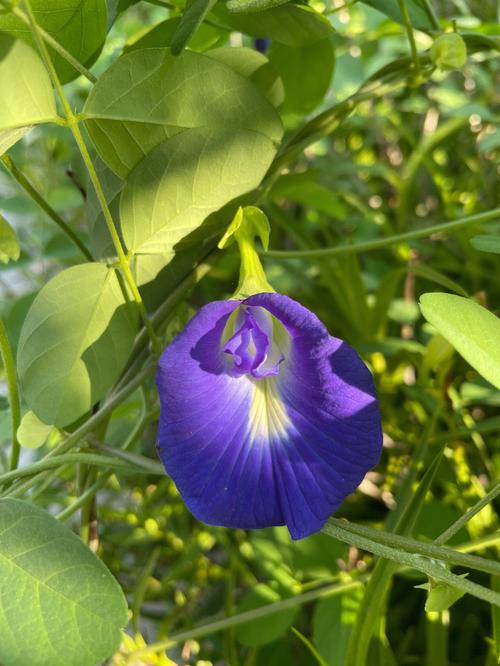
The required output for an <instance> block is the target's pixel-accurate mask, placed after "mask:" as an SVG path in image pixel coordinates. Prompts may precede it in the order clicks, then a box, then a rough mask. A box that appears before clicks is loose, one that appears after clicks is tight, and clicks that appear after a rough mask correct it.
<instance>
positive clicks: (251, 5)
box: [226, 0, 289, 13]
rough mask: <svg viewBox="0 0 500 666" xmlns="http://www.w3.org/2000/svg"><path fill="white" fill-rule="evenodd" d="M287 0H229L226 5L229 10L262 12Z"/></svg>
mask: <svg viewBox="0 0 500 666" xmlns="http://www.w3.org/2000/svg"><path fill="white" fill-rule="evenodd" d="M287 2H289V0H229V2H228V3H227V5H226V7H227V8H228V9H229V11H230V12H235V13H237V12H242V13H245V12H262V11H264V10H265V9H271V8H272V7H279V6H280V5H285V4H286V3H287Z"/></svg>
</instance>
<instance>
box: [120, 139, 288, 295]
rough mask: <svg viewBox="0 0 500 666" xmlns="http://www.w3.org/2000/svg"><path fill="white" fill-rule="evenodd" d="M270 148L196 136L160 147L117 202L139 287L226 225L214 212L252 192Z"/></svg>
mask: <svg viewBox="0 0 500 666" xmlns="http://www.w3.org/2000/svg"><path fill="white" fill-rule="evenodd" d="M274 152H275V149H274V146H273V143H272V142H271V141H270V140H269V139H268V138H267V137H265V136H264V135H262V134H259V133H257V132H250V131H239V132H237V133H235V132H233V131H231V130H223V129H220V130H212V129H205V128H204V129H193V130H187V131H185V132H182V133H181V134H178V135H176V136H175V137H174V138H172V139H170V140H169V141H166V142H165V143H162V144H160V145H159V146H158V147H157V148H155V149H154V150H153V151H152V152H151V153H150V154H149V155H148V156H147V157H146V158H145V159H144V161H143V162H142V163H141V164H140V165H139V167H137V169H135V170H134V171H133V172H132V173H131V175H130V177H129V178H128V180H127V183H126V185H125V188H124V190H123V194H122V197H121V203H120V218H121V228H122V233H123V237H124V240H125V243H126V245H127V247H128V248H129V249H130V250H131V251H132V252H133V253H134V255H135V267H136V276H137V280H138V282H139V283H140V284H142V283H144V282H149V281H150V280H151V279H153V278H154V277H155V276H156V275H157V273H158V272H159V270H160V269H161V268H163V266H165V265H166V264H167V263H168V262H169V261H171V259H172V258H173V257H174V255H175V253H179V252H185V251H186V249H189V248H190V247H193V246H194V245H201V244H202V243H203V241H206V240H207V239H209V238H210V237H212V238H213V237H214V234H217V233H218V232H220V231H222V229H223V228H224V226H227V224H228V222H229V219H228V220H226V221H225V224H224V222H223V221H222V225H221V220H219V219H218V218H215V219H208V220H207V221H206V223H204V220H206V218H207V217H208V216H209V214H210V213H212V212H214V211H216V210H218V209H219V208H221V207H222V206H223V205H224V204H226V203H227V202H229V201H231V200H232V199H234V198H236V197H237V196H239V195H241V194H244V193H245V192H248V191H249V190H251V189H253V188H255V187H256V186H257V185H258V184H259V182H260V180H261V178H262V176H263V175H264V174H265V172H266V170H267V168H268V167H269V164H270V163H271V160H272V157H273V155H274Z"/></svg>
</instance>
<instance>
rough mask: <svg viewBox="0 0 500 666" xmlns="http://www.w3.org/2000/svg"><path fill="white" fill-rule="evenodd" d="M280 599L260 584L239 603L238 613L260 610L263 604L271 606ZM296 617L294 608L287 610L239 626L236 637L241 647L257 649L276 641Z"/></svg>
mask: <svg viewBox="0 0 500 666" xmlns="http://www.w3.org/2000/svg"><path fill="white" fill-rule="evenodd" d="M279 599H280V595H279V593H278V592H276V590H273V589H272V588H271V587H269V586H268V585H265V584H264V583H261V584H259V585H256V586H255V587H253V588H252V589H251V590H249V591H248V592H247V593H246V594H245V596H244V597H243V599H242V600H241V603H240V604H239V607H238V611H239V612H240V613H244V612H246V611H250V610H254V609H255V608H260V607H262V606H264V605H265V604H271V603H273V602H276V601H278V600H279ZM296 615H297V609H296V608H288V609H286V610H283V611H281V612H279V613H275V614H273V615H270V616H268V617H265V618H262V619H260V620H253V621H252V622H246V623H245V624H242V625H240V626H239V627H238V628H237V630H236V636H237V638H238V640H239V641H240V642H241V643H243V645H248V646H249V647H257V646H259V645H265V644H266V643H271V642H272V641H274V640H276V639H277V638H279V636H281V635H282V634H284V633H285V631H287V629H288V628H289V627H290V625H291V624H292V623H293V621H294V619H295V616H296Z"/></svg>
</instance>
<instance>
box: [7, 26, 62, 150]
mask: <svg viewBox="0 0 500 666" xmlns="http://www.w3.org/2000/svg"><path fill="white" fill-rule="evenodd" d="M0 22H1V16H0ZM16 71H21V72H23V76H22V77H21V78H20V81H19V82H18V83H17V85H16V86H15V87H14V86H12V85H11V81H12V72H16ZM0 88H1V89H2V105H1V106H0V141H1V146H2V150H1V152H5V150H7V149H8V148H10V146H11V145H13V143H14V142H15V141H17V140H18V139H19V138H20V137H21V136H22V134H24V132H25V131H26V130H25V129H24V127H25V126H27V125H35V124H39V123H44V122H48V121H50V120H54V118H55V116H56V105H55V100H54V95H53V93H52V86H51V84H50V78H49V75H48V74H47V72H46V70H45V67H44V66H43V63H42V61H41V60H40V58H39V57H38V55H37V53H36V51H34V50H33V49H32V48H31V47H30V46H28V45H27V44H25V43H24V42H22V41H20V40H18V39H14V37H11V36H10V35H7V34H5V33H0ZM6 130H7V131H9V130H10V132H9V133H6ZM12 130H17V132H16V133H13V132H12Z"/></svg>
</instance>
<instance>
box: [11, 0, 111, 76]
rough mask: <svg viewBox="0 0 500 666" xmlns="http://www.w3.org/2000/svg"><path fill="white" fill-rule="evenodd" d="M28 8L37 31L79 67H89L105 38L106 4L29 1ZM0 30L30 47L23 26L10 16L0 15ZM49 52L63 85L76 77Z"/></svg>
mask: <svg viewBox="0 0 500 666" xmlns="http://www.w3.org/2000/svg"><path fill="white" fill-rule="evenodd" d="M30 4H31V7H32V9H33V13H34V15H35V19H36V21H37V23H38V25H39V26H40V27H41V28H43V29H44V30H45V31H46V32H48V33H49V34H50V35H51V36H52V37H54V39H55V40H56V41H58V42H59V44H60V45H61V46H62V47H63V48H64V49H66V51H68V52H69V53H70V54H71V55H72V56H73V57H74V58H76V59H77V60H78V61H79V62H81V63H82V64H83V65H90V64H92V62H93V61H94V60H95V59H96V58H97V56H98V55H99V52H100V50H101V48H102V45H103V44H104V40H105V38H106V28H107V9H106V0H64V2H61V0H30ZM0 30H3V31H5V32H9V33H11V34H12V35H14V36H15V37H18V38H19V39H23V40H24V41H26V42H28V43H29V44H31V45H34V41H33V37H32V36H31V32H30V31H29V29H27V27H26V24H25V23H23V21H21V20H20V19H18V18H17V17H16V16H14V15H13V14H4V15H0ZM49 51H50V56H51V58H52V62H53V63H54V66H55V68H56V71H57V73H58V75H59V78H60V79H61V81H62V82H63V83H67V82H68V81H71V80H72V79H75V78H76V77H77V76H79V72H77V71H76V70H75V69H74V68H73V66H72V65H70V64H69V63H68V62H67V61H66V60H64V58H63V57H62V56H60V55H59V54H58V53H56V52H55V51H54V50H53V49H51V48H50V47H49ZM26 71H27V70H26Z"/></svg>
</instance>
